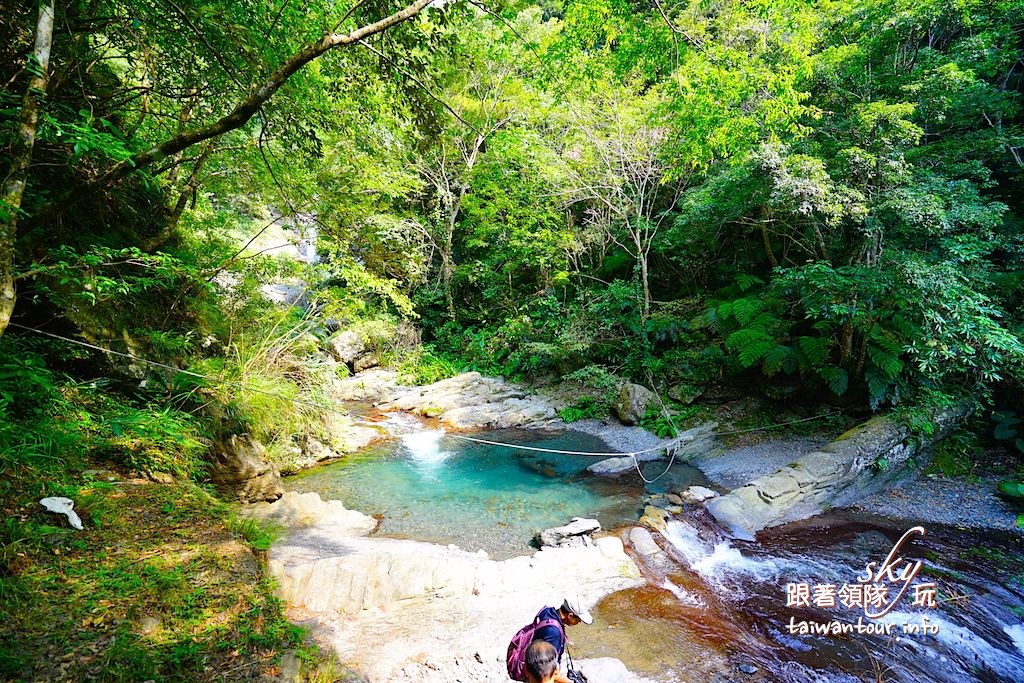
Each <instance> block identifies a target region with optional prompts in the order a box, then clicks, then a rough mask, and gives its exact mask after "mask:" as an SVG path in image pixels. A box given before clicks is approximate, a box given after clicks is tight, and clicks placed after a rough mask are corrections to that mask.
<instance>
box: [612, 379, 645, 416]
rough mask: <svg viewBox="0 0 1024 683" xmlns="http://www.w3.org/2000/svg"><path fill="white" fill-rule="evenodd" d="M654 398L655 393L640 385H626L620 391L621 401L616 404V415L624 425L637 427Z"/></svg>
mask: <svg viewBox="0 0 1024 683" xmlns="http://www.w3.org/2000/svg"><path fill="white" fill-rule="evenodd" d="M653 398H654V392H652V391H651V390H650V389H648V388H646V387H642V386H640V385H639V384H630V383H626V384H623V385H622V388H621V389H619V400H618V401H616V402H615V414H616V415H618V417H619V419H620V420H622V422H623V424H628V425H635V424H636V423H637V422H639V421H640V418H642V417H643V416H644V413H646V412H647V405H648V404H649V403H650V402H651V399H653Z"/></svg>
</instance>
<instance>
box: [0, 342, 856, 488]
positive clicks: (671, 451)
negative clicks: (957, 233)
mask: <svg viewBox="0 0 1024 683" xmlns="http://www.w3.org/2000/svg"><path fill="white" fill-rule="evenodd" d="M8 326H9V327H16V328H18V329H20V330H25V331H27V332H32V333H34V334H38V335H42V336H44V337H50V338H51V339H57V340H59V341H63V342H66V343H68V344H75V345H77V346H82V347H84V348H87V349H92V350H94V351H100V352H102V353H109V354H111V355H114V356H119V357H121V358H128V359H130V360H133V361H135V362H137V363H142V364H144V365H149V366H152V367H156V368H161V369H164V370H169V371H171V372H174V373H178V374H182V375H187V376H189V377H195V378H197V379H202V380H205V381H207V382H210V383H212V384H220V385H223V386H229V387H235V388H238V389H242V390H243V391H251V392H253V393H256V394H261V395H264V396H272V397H274V398H278V399H281V400H282V401H290V402H292V403H297V404H300V405H305V406H309V407H312V408H317V409H319V410H323V411H325V412H330V413H335V414H338V415H345V416H348V417H352V414H351V413H349V412H348V411H346V410H342V409H341V408H338V407H336V406H332V405H328V404H325V403H319V402H317V401H308V400H305V399H302V398H297V397H294V396H286V395H285V394H281V393H278V392H274V391H267V390H265V389H259V388H257V387H253V386H251V385H248V384H246V383H244V382H236V381H233V380H228V379H224V378H220V377H212V376H210V375H205V374H202V373H199V372H193V371H192V370H183V369H181V368H177V367H174V366H173V365H168V364H166V363H160V362H158V361H155V360H150V359H148V358H142V357H141V356H136V355H135V354H132V353H127V352H124V351H115V350H113V349H108V348H105V347H103V346H98V345H96V344H91V343H89V342H85V341H82V340H80V339H72V338H71V337H65V336H63V335H59V334H54V333H52V332H46V331H44V330H40V329H37V328H34V327H28V326H26V325H20V324H18V323H13V322H12V323H9V325H8ZM648 380H649V381H650V384H651V386H653V385H654V382H653V378H652V377H651V376H650V373H649V372H648ZM654 395H655V397H656V398H657V399H658V403H659V404H660V405H661V410H662V414H663V415H664V416H665V418H666V419H667V420H668V421H669V424H670V425H671V427H672V429H673V431H674V432H675V433H676V434H679V433H680V430H679V428H678V427H677V426H676V424H675V421H674V420H673V419H672V414H671V411H669V410H668V408H667V407H666V406H665V403H664V402H663V401H662V400H661V396H660V395H659V394H658V393H657V391H655V392H654ZM838 413H839V411H834V412H831V413H826V414H824V415H813V416H811V417H805V418H801V419H798V420H790V421H788V422H780V423H777V424H771V425H765V426H762V427H752V428H750V429H736V430H730V431H719V432H713V436H728V435H730V434H746V433H749V432H757V431H763V430H766V429H774V428H776V427H785V426H788V425H791V424H797V423H799V422H809V421H811V420H821V419H824V418H826V417H831V416H833V415H837V414H838ZM445 436H446V437H447V438H451V439H458V440H460V441H468V442H471V443H478V444H483V445H488V446H498V447H503V448H512V449H515V450H520V451H531V452H537V453H550V454H553V455H576V456H582V457H594V458H632V460H633V467H634V468H635V469H636V472H637V474H638V475H640V479H642V480H643V481H644V482H645V483H647V484H653V483H654V482H656V481H658V480H659V479H661V478H662V477H664V476H665V475H666V474H667V473H668V471H669V470H670V469H672V466H673V465H674V464H675V460H676V454H677V453H678V450H679V449H678V446H679V445H680V444H681V443H682V442H684V441H686V440H688V438H687V437H686V436H680V437H676V438H675V439H671V440H669V441H668V442H663V443H659V444H658V445H655V446H651V447H649V448H643V449H640V450H636V451H625V452H611V453H609V452H599V451H573V450H563V449H559V448H545V447H543V446H526V445H523V444H516V443H508V442H505V441H493V440H491V439H481V438H479V437H475V436H467V435H465V434H459V433H457V432H445ZM656 451H665V452H666V453H668V455H669V461H668V465H666V467H665V469H664V470H662V472H661V473H660V474H658V475H657V476H656V477H654V478H651V479H649V478H647V477H646V476H645V475H644V473H643V469H642V468H641V466H640V462H641V461H640V460H638V459H637V456H640V455H646V454H648V453H654V452H656Z"/></svg>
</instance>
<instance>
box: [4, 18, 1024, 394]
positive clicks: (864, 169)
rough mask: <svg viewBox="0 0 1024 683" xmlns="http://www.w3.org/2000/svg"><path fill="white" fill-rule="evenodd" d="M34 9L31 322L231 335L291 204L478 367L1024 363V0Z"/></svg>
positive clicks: (693, 383)
mask: <svg viewBox="0 0 1024 683" xmlns="http://www.w3.org/2000/svg"><path fill="white" fill-rule="evenodd" d="M10 9H11V11H9V12H7V13H5V15H4V17H3V19H2V22H3V23H2V30H3V34H4V40H3V43H2V44H3V45H4V48H3V49H4V53H3V55H2V58H0V61H2V64H3V70H4V71H3V74H2V77H3V80H4V82H5V83H6V84H7V85H6V87H5V89H4V92H3V96H2V97H3V101H2V107H0V125H2V126H3V130H4V133H5V140H6V144H5V146H4V148H3V150H2V155H3V157H2V158H3V161H4V164H5V168H7V169H8V170H7V171H6V174H5V175H6V180H5V199H4V204H3V206H2V214H3V215H2V218H3V225H4V227H3V232H2V233H0V271H2V272H0V275H2V278H0V279H2V280H3V290H4V292H5V294H4V296H3V297H0V299H2V300H3V303H4V306H3V307H2V308H4V313H3V315H2V316H0V328H6V327H7V321H8V319H10V320H11V321H12V322H13V323H15V324H16V325H21V326H22V327H11V328H7V329H6V331H5V332H4V339H5V342H4V343H5V344H6V345H8V346H10V345H11V344H14V345H15V346H16V345H17V341H16V340H14V341H12V340H11V339H8V338H10V337H18V338H21V337H24V336H25V333H24V329H23V328H24V327H37V326H45V325H50V326H52V329H54V330H57V331H63V332H73V333H76V334H82V335H85V337H86V338H89V339H92V340H94V341H97V342H102V343H103V344H106V345H108V346H111V347H117V348H122V349H124V348H127V346H130V347H132V348H134V349H135V350H136V351H138V352H140V353H144V354H145V355H149V356H151V357H158V358H160V359H162V360H164V361H170V362H173V363H176V364H180V365H182V366H187V365H189V364H193V363H198V362H211V359H210V355H211V353H214V351H211V349H216V348H223V347H224V346H225V345H229V339H230V338H231V335H232V332H231V330H232V326H233V325H235V324H241V325H243V326H244V324H245V323H244V321H245V318H244V316H245V315H247V314H246V313H245V311H244V310H242V309H241V308H238V307H237V306H236V307H235V308H232V307H231V306H230V305H227V299H228V298H230V297H227V298H226V297H225V296H224V295H223V293H222V292H220V290H218V289H217V287H216V286H215V284H214V282H215V276H216V275H217V274H233V275H232V276H233V277H240V278H243V279H244V278H250V279H252V278H255V280H258V279H259V278H260V277H263V276H265V275H266V274H267V271H266V269H267V268H271V269H273V268H274V267H276V266H273V265H272V261H273V260H272V259H271V260H268V261H263V262H261V261H260V260H259V259H258V258H253V257H250V256H248V255H246V256H243V255H241V252H239V250H238V249H237V246H238V243H239V242H241V243H243V244H244V243H245V241H246V240H247V239H249V238H251V237H253V236H255V235H259V234H260V232H261V228H262V227H263V222H265V221H266V219H267V216H268V215H270V216H272V218H271V219H270V220H271V222H273V220H275V219H276V220H286V221H287V220H293V221H294V220H298V219H299V218H300V217H301V218H302V219H303V220H306V221H307V222H310V223H311V224H312V225H314V226H315V229H316V239H317V241H318V245H319V252H320V261H319V263H318V264H316V266H315V267H314V270H315V273H312V272H311V273H306V274H303V277H304V278H306V279H307V280H310V281H315V282H316V283H317V284H316V286H317V287H318V288H320V289H319V291H320V294H319V295H318V296H319V299H318V300H319V301H320V304H321V305H323V306H325V307H326V309H325V310H329V312H330V315H331V316H333V317H334V318H337V319H340V320H342V321H343V322H344V321H347V322H349V323H356V322H359V321H367V320H381V321H389V322H390V323H395V322H397V321H400V320H406V321H411V322H413V323H414V324H416V325H417V326H419V327H420V328H422V332H423V340H424V341H425V342H426V343H427V344H428V349H429V352H430V353H433V354H436V355H437V356H438V357H445V358H448V359H449V361H450V362H452V363H454V364H456V365H458V366H462V367H476V368H478V369H481V370H483V371H486V372H493V373H501V374H505V375H511V376H519V377H531V376H538V375H551V374H554V375H556V376H560V377H565V376H577V377H596V376H603V375H605V374H613V375H618V376H623V377H629V378H633V379H637V380H646V381H647V383H653V384H654V385H657V386H661V387H670V386H685V387H691V388H698V389H699V388H700V387H704V386H709V385H713V384H716V383H730V382H737V381H740V382H743V383H745V384H749V383H750V382H753V384H754V385H756V386H759V387H761V388H762V389H763V390H764V391H765V392H766V393H768V394H769V395H771V396H773V397H786V396H800V395H803V396H815V397H817V398H818V400H827V401H832V402H837V403H840V404H843V405H855V406H863V407H865V408H870V409H879V408H882V407H885V406H898V405H903V404H907V403H908V402H916V401H921V400H948V399H952V398H958V397H962V396H964V395H970V396H972V397H974V398H981V399H982V400H984V401H992V400H996V401H997V402H998V396H1000V395H1012V394H1013V393H1014V392H1017V391H1019V389H1020V384H1021V379H1022V372H1024V370H1022V369H1024V340H1022V336H1024V332H1022V330H1024V328H1022V317H1021V307H1020V301H1021V297H1022V294H1024V276H1022V267H1024V260H1022V259H1024V227H1022V223H1021V214H1020V207H1021V187H1022V183H1021V180H1022V178H1021V172H1022V164H1024V160H1022V159H1024V158H1022V148H1024V131H1022V128H1021V123H1022V111H1021V105H1022V99H1021V87H1022V70H1024V65H1022V60H1021V54H1022V44H1021V36H1022V27H1024V3H1022V2H1020V1H1019V0H999V1H996V2H992V1H980V0H957V1H956V2H949V1H948V0H947V1H943V2H938V1H933V0H925V1H923V2H904V1H902V0H900V1H898V2H895V3H893V2H891V1H889V0H886V1H885V2H882V1H881V0H834V1H829V2H810V1H805V0H786V1H784V2H778V1H771V2H768V1H763V2H745V1H740V0H720V1H717V2H706V1H701V0H692V1H688V2H685V1H684V2H659V1H658V0H655V2H654V3H653V4H650V5H648V4H642V3H630V2H621V1H620V0H591V1H588V2H572V1H567V2H544V3H539V4H531V3H503V4H486V3H482V2H470V1H468V0H467V1H459V0H457V1H454V2H447V3H437V2H435V3H432V4H430V3H428V2H426V0H420V1H418V2H415V3H412V4H395V3H392V2H377V1H376V0H374V1H366V2H358V3H354V4H352V5H338V4H334V3H308V2H301V1H299V0H291V1H288V0H286V1H284V2H277V1H275V2H262V1H261V0H246V1H244V2H232V1H227V0H204V1H203V2H190V1H188V0H146V1H143V2H131V3H126V2H116V1H108V0H91V1H89V2H77V1H76V2H53V1H47V0H43V2H41V3H35V2H20V3H15V4H14V6H12V7H11V8H10ZM47 16H49V17H50V20H49V24H47V21H46V17H47ZM41 37H42V38H43V39H44V40H43V41H42V43H43V47H44V48H45V52H46V54H45V57H46V60H45V63H43V62H42V61H41V59H40V55H41V54H42V53H40V52H39V50H40V45H41V43H40V38H41ZM28 132H30V133H31V138H32V139H31V140H29V139H28V137H27V134H28ZM268 212H269V213H268ZM261 263H262V265H260V264H261ZM261 268H262V269H264V270H263V271H260V269H261ZM261 273H262V275H261ZM255 280H254V281H255ZM15 291H16V293H17V298H16V299H15V297H14V293H15ZM210 338H213V339H217V340H219V341H220V343H219V344H216V345H211V344H210V343H209V339H210ZM204 340H206V341H204ZM204 344H205V346H204ZM126 345H127V346H126ZM12 348H13V347H12ZM19 348H20V347H19ZM14 353H16V352H14ZM44 355H45V354H44ZM993 396H997V398H996V399H993V398H992V397H993ZM943 397H944V398H943Z"/></svg>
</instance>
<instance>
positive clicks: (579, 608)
mask: <svg viewBox="0 0 1024 683" xmlns="http://www.w3.org/2000/svg"><path fill="white" fill-rule="evenodd" d="M562 609H564V610H565V611H566V612H572V613H573V614H575V615H576V616H577V617H579V618H580V621H582V622H583V623H584V624H593V623H594V615H592V614H591V613H590V611H589V610H588V609H587V608H586V607H584V606H583V600H582V599H581V598H580V596H579V595H576V594H572V595H567V596H565V602H563V603H562Z"/></svg>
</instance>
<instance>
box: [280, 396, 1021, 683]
mask: <svg viewBox="0 0 1024 683" xmlns="http://www.w3.org/2000/svg"><path fill="white" fill-rule="evenodd" d="M388 420H389V421H390V425H389V426H390V429H391V430H392V431H393V432H394V433H397V434H398V436H399V438H398V440H397V441H395V442H392V443H388V444H384V445H380V446H375V447H371V448H369V449H366V450H365V451H362V452H361V453H360V454H358V455H357V456H350V457H349V458H346V459H345V460H344V461H342V462H339V463H335V464H332V465H327V466H324V467H320V468H316V469H314V470H310V471H308V472H305V473H303V474H300V475H298V476H296V477H292V478H290V479H289V481H288V482H287V484H286V485H287V487H288V488H290V489H293V490H299V491H317V492H318V493H320V494H321V495H322V496H323V497H324V498H333V499H338V500H341V501H343V502H344V503H345V505H346V506H347V507H350V508H353V509H357V510H362V511H364V512H367V513H369V514H374V515H376V516H378V518H379V519H380V520H381V524H380V526H379V528H378V530H377V532H376V533H378V534H383V535H389V536H397V537H404V538H415V539H420V540H425V541H432V542H437V543H443V544H448V543H453V544H456V545H458V546H459V547H461V548H463V549H466V550H470V551H475V550H477V549H484V550H486V551H487V552H488V553H489V554H490V555H491V556H492V557H495V558H498V559H501V558H506V557H510V556H514V555H519V554H525V553H528V552H531V550H532V549H531V548H530V546H529V544H530V542H531V540H532V538H533V536H534V535H535V534H536V532H537V531H540V530H542V529H545V528H548V527H552V526H558V525H561V524H564V523H566V522H568V521H569V520H570V519H571V518H572V517H574V516H586V517H596V518H597V519H598V520H600V522H601V524H602V526H603V527H604V528H605V529H612V530H613V529H616V528H619V527H625V526H630V525H635V523H636V520H637V518H638V516H639V513H640V507H641V504H642V500H643V496H644V493H645V489H646V491H647V492H652V491H653V492H661V491H664V490H679V489H681V488H685V487H686V486H688V485H689V484H692V483H700V484H706V483H707V480H706V478H704V476H703V475H702V474H701V473H700V471H699V470H696V469H695V468H692V467H689V466H687V465H675V466H674V467H673V468H672V470H671V471H670V472H669V473H668V475H667V476H665V477H663V478H661V479H659V481H658V482H656V483H655V484H654V485H653V486H647V487H645V485H644V484H643V482H642V481H641V480H640V478H639V477H638V476H637V474H636V473H635V472H633V473H630V474H626V475H623V476H622V477H618V478H605V477H596V476H592V475H589V474H588V473H587V472H586V471H585V469H586V466H587V465H589V464H591V463H593V462H594V461H595V459H594V458H592V457H578V456H567V455H549V454H538V453H527V452H522V451H514V450H510V449H507V448H502V447H495V446H488V445H481V444H474V443H467V442H465V441H462V440H458V439H455V438H452V437H451V436H450V435H445V434H444V433H443V432H442V431H440V430H431V429H425V428H423V427H422V426H420V425H419V423H418V422H417V421H415V420H413V419H412V418H409V417H407V416H392V417H389V418H388ZM487 438H488V439H492V440H495V441H503V442H508V443H519V444H528V445H531V446H543V447H547V448H555V449H565V450H582V451H606V450H607V448H606V447H605V446H604V444H603V442H601V441H600V440H598V439H597V438H595V437H592V436H589V435H586V434H581V433H578V432H572V431H564V432H557V431H522V430H503V431H496V432H488V433H487ZM663 468H664V465H663V464H662V463H657V462H656V463H649V464H647V465H646V469H645V472H646V473H647V474H648V476H650V475H654V474H657V473H659V472H660V471H661V470H662V469H663ZM905 531H906V528H905V524H903V523H896V522H893V521H891V520H887V519H885V518H879V517H869V516H866V515H863V514H859V515H858V514H854V513H851V512H844V511H838V512H834V513H831V514H829V515H825V516H822V517H817V518H814V519H813V520H809V521H807V522H802V523H797V524H791V525H787V526H786V527H783V528H781V529H776V530H768V531H767V532H762V533H761V534H759V535H758V542H757V543H740V542H735V541H730V540H729V539H727V538H725V537H724V536H723V535H722V534H721V533H720V531H719V530H718V529H717V528H716V527H715V525H714V524H713V523H712V522H710V521H709V520H707V519H706V518H704V517H703V516H702V515H701V514H700V513H694V512H691V513H690V514H689V515H688V516H681V517H678V518H677V519H675V520H673V521H672V522H670V523H669V526H668V528H667V529H666V531H665V533H664V534H661V535H660V537H659V542H660V545H661V546H662V548H663V549H664V550H665V554H664V555H663V556H662V557H661V558H655V559H652V560H648V561H646V562H643V563H642V569H643V571H644V574H645V576H646V578H647V579H648V581H647V584H646V585H645V586H643V587H640V588H637V589H633V590H628V591H621V592H619V593H615V594H613V595H611V596H608V597H607V598H605V599H604V600H603V601H602V602H601V603H600V604H599V605H597V607H596V609H595V610H594V611H595V616H596V622H595V624H594V625H593V626H590V627H582V626H580V627H575V628H574V629H572V631H571V632H570V638H571V639H572V640H573V641H574V643H575V651H574V652H573V654H574V655H575V656H577V657H585V658H590V657H601V656H610V657H616V658H618V659H620V660H622V661H623V662H624V663H625V664H626V665H627V667H629V668H630V669H631V670H633V671H634V672H636V673H638V674H642V675H645V676H648V677H651V678H653V679H657V680H662V681H708V680H712V681H722V682H723V683H724V682H725V681H730V680H731V681H736V682H737V683H738V682H739V681H743V680H749V681H792V682H794V683H795V682H797V681H829V682H847V681H901V682H903V681H905V682H908V683H909V682H915V683H916V682H917V681H936V682H949V683H954V682H955V683H963V682H964V681H992V682H1000V683H1003V682H1011V681H1024V563H1022V561H1021V550H1022V548H1021V544H1020V543H1021V541H1020V537H1019V536H1007V535H1005V534H988V535H985V534H978V533H968V532H964V531H959V530H956V529H953V528H948V527H935V528H929V529H928V530H927V533H926V536H925V537H924V538H919V537H915V538H914V539H911V540H908V541H907V542H905V543H904V544H903V546H902V547H901V548H900V550H899V553H898V556H899V557H903V558H905V559H906V560H908V561H909V562H905V563H904V564H910V563H911V562H914V561H918V560H920V561H921V562H922V570H921V572H920V574H919V575H918V576H917V577H916V579H915V580H914V582H913V583H914V584H919V583H934V584H935V589H936V591H935V597H936V604H935V606H934V607H932V608H926V607H921V606H917V607H915V606H912V600H911V592H908V594H907V595H905V596H904V597H903V598H902V599H900V600H899V601H897V604H896V605H895V606H894V608H893V610H892V611H891V612H889V614H887V615H886V616H885V617H882V618H881V619H878V620H869V619H862V623H871V624H875V623H876V622H878V623H881V624H883V625H884V623H886V622H890V623H891V624H892V626H891V627H889V628H890V632H889V634H888V635H882V634H880V635H875V634H866V633H865V634H857V633H843V634H839V635H811V634H801V633H799V632H791V628H790V626H791V624H793V625H796V626H799V624H800V623H801V622H806V623H812V622H815V623H821V624H826V623H830V622H837V623H840V624H856V623H857V622H858V617H863V616H864V612H863V609H862V608H861V607H858V606H854V607H852V608H851V607H847V606H845V605H843V604H842V603H841V601H838V602H837V605H836V606H835V607H832V608H827V607H820V606H818V605H817V604H810V605H802V606H787V595H788V593H787V584H796V583H806V584H809V585H810V586H812V587H813V586H814V585H823V584H825V585H834V586H836V587H837V588H838V587H841V586H842V585H843V584H856V583H857V579H858V577H859V576H861V575H863V574H864V573H865V565H866V564H867V563H868V562H870V561H874V562H876V563H881V562H882V561H883V559H884V558H885V557H886V555H887V553H888V552H889V551H890V550H891V549H892V548H893V545H894V543H896V542H897V540H898V539H899V538H900V537H901V536H902V535H903V533H904V532H905ZM656 537H658V535H656ZM638 559H639V558H638ZM876 566H877V565H876ZM892 589H893V592H895V591H896V590H897V589H898V585H896V584H893V586H892ZM904 624H910V627H909V629H910V630H913V629H914V628H915V627H920V626H921V625H927V626H928V627H930V628H932V629H934V627H936V626H937V627H938V631H937V632H936V633H931V634H925V633H917V634H914V633H906V632H904V626H903V625H904Z"/></svg>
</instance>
